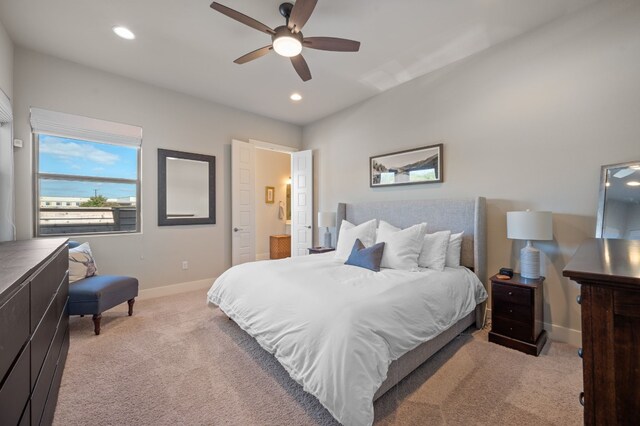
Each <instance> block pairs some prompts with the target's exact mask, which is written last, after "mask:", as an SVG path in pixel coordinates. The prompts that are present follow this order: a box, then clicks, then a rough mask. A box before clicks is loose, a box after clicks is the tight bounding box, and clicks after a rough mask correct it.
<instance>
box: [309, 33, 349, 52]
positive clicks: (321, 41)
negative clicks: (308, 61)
mask: <svg viewBox="0 0 640 426" xmlns="http://www.w3.org/2000/svg"><path fill="white" fill-rule="evenodd" d="M302 44H303V46H304V47H308V48H310V49H318V50H330V51H332V52H357V51H358V50H360V42H359V41H355V40H347V39H345V38H335V37H305V38H304V40H303V42H302Z"/></svg>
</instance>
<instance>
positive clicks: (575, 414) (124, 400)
mask: <svg viewBox="0 0 640 426" xmlns="http://www.w3.org/2000/svg"><path fill="white" fill-rule="evenodd" d="M102 322H103V325H102V334H101V335H100V336H95V335H94V334H93V331H92V326H93V324H92V321H91V318H86V317H85V318H79V317H74V318H72V319H71V347H70V350H69V357H68V360H67V364H66V368H65V371H64V376H63V378H62V387H61V389H60V397H59V401H58V406H57V411H56V416H55V420H54V424H56V425H176V424H185V425H243V426H246V425H333V424H336V422H335V421H334V420H333V418H332V417H331V415H330V414H329V413H328V412H327V411H326V410H325V409H324V408H323V407H322V406H321V405H320V403H319V402H318V401H317V400H316V399H315V398H314V397H312V396H310V395H308V394H307V393H305V392H304V391H303V390H302V388H301V387H300V386H299V385H298V384H297V383H295V382H294V381H293V380H291V379H290V378H289V376H288V375H287V373H286V371H285V370H284V369H283V368H282V367H281V366H280V365H279V364H278V363H277V361H276V360H275V358H273V357H272V356H271V355H269V354H268V353H267V352H265V351H264V350H262V348H260V347H259V346H258V344H257V343H255V341H254V340H253V339H251V338H250V337H249V336H248V335H247V334H245V333H244V332H243V331H242V330H240V329H239V328H238V326H236V325H235V323H233V322H232V321H229V320H227V319H226V317H225V316H224V315H223V314H222V313H221V312H220V311H219V310H212V309H210V308H208V307H207V306H206V305H205V291H197V292H190V293H184V294H181V295H178V296H170V297H163V298H158V299H152V300H145V301H139V302H137V303H136V305H135V312H134V316H133V317H127V316H126V304H124V305H122V306H120V307H117V308H115V309H113V310H111V311H109V312H107V313H105V314H104V315H103V319H102ZM581 371H582V370H581V364H580V359H579V358H578V357H577V356H576V351H575V348H573V347H571V346H568V345H564V344H559V343H551V344H548V345H547V347H546V348H545V349H544V350H543V354H542V355H541V356H540V357H538V358H536V357H532V356H528V355H525V354H522V353H520V352H516V351H513V350H510V349H507V348H504V347H502V346H498V345H495V344H492V343H488V342H487V334H486V332H485V331H475V332H473V334H465V335H462V336H460V337H458V338H457V339H456V340H454V341H453V342H452V343H450V344H449V345H448V346H447V347H445V348H444V349H443V350H442V351H440V352H439V353H438V354H436V356H435V357H434V358H433V359H432V360H430V361H429V362H427V363H426V364H424V365H423V366H422V367H420V368H419V369H418V370H416V371H415V372H414V373H413V374H412V375H410V376H409V378H407V379H405V380H404V381H403V382H401V383H400V385H399V386H397V387H396V388H395V389H393V390H391V391H390V392H388V393H387V394H386V395H384V396H383V397H382V398H381V399H380V400H378V401H377V402H376V404H375V414H376V416H375V418H376V420H375V423H376V424H377V425H445V424H446V425H471V424H504V425H515V424H518V425H552V424H555V425H572V424H575V425H578V424H582V409H581V407H580V405H579V404H578V398H577V395H578V393H579V392H580V390H581V388H582V373H581Z"/></svg>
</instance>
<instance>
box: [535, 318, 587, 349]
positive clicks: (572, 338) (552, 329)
mask: <svg viewBox="0 0 640 426" xmlns="http://www.w3.org/2000/svg"><path fill="white" fill-rule="evenodd" d="M544 329H545V330H547V333H548V334H549V338H550V339H551V340H555V341H556V342H564V343H568V344H570V345H571V346H575V347H576V348H579V347H581V346H582V332H581V331H580V330H574V329H572V328H567V327H562V326H559V325H555V324H551V323H548V322H545V323H544Z"/></svg>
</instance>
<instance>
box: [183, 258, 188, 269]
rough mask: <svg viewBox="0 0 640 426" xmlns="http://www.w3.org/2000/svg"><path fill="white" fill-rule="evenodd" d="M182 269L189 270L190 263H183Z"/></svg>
mask: <svg viewBox="0 0 640 426" xmlns="http://www.w3.org/2000/svg"><path fill="white" fill-rule="evenodd" d="M182 269H183V270H186V269H189V262H188V261H186V260H183V261H182Z"/></svg>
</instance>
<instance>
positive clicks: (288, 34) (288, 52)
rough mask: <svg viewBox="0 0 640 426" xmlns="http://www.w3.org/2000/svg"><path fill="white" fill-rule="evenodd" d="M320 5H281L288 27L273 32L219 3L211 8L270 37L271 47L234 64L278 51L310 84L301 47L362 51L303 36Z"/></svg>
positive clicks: (310, 0)
mask: <svg viewBox="0 0 640 426" xmlns="http://www.w3.org/2000/svg"><path fill="white" fill-rule="evenodd" d="M317 2H318V0H297V1H296V3H295V5H294V4H292V3H282V4H281V5H280V8H279V10H280V14H281V15H282V16H284V18H285V19H286V24H285V25H281V26H279V27H276V28H274V29H271V28H269V27H267V26H266V25H265V24H263V23H262V22H258V21H256V20H255V19H253V18H250V17H248V16H247V15H244V14H242V13H240V12H238V11H236V10H233V9H231V8H229V7H227V6H223V5H221V4H220V3H217V2H213V3H211V8H212V9H213V10H217V11H218V12H220V13H222V14H223V15H227V16H228V17H230V18H232V19H235V20H236V21H238V22H241V23H243V24H245V25H248V26H250V27H251V28H255V29H256V30H258V31H262V32H263V33H266V34H268V35H270V36H271V44H269V45H267V46H264V47H261V48H259V49H256V50H254V51H253V52H250V53H247V54H246V55H243V56H241V57H239V58H238V59H236V60H235V61H233V62H235V63H236V64H245V63H247V62H249V61H253V60H254V59H258V58H260V57H262V56H264V55H266V54H267V53H269V52H270V51H272V50H275V52H276V53H277V54H279V55H281V56H286V57H288V58H290V59H291V64H292V65H293V68H295V70H296V72H297V73H298V75H299V76H300V78H301V79H302V81H308V80H311V71H310V70H309V66H308V65H307V61H305V60H304V58H303V57H302V54H301V53H300V52H302V47H308V48H310V49H318V50H329V51H333V52H357V51H358V50H359V49H360V42H359V41H354V40H347V39H344V38H335V37H304V36H303V35H302V33H301V32H300V30H302V27H303V26H304V24H306V23H307V21H308V20H309V17H310V16H311V13H313V9H314V8H315V7H316V3H317Z"/></svg>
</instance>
